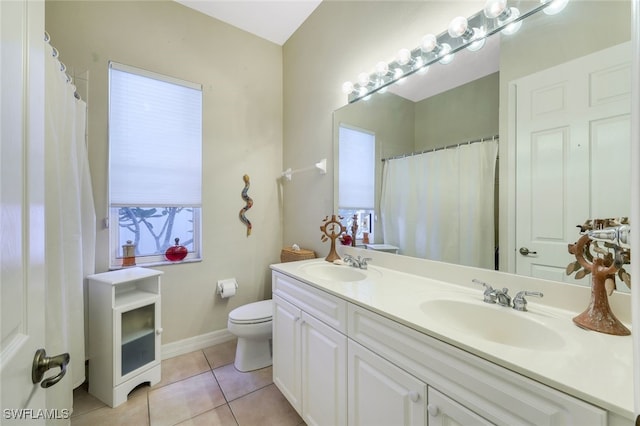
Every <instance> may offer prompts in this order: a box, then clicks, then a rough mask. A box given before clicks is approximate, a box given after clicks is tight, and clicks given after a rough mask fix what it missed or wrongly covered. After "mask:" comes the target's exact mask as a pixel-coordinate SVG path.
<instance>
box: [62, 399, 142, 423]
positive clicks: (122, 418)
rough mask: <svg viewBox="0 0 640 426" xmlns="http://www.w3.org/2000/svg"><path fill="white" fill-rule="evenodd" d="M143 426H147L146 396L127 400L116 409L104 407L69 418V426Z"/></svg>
mask: <svg viewBox="0 0 640 426" xmlns="http://www.w3.org/2000/svg"><path fill="white" fill-rule="evenodd" d="M85 425H87V426H131V425H136V426H145V425H149V405H148V403H147V398H146V396H140V397H136V398H129V399H128V400H127V401H126V402H124V403H123V404H120V405H119V406H118V407H116V408H111V407H109V406H106V405H105V406H104V407H102V408H97V409H95V410H92V411H89V412H87V413H85V414H80V415H75V416H72V417H71V426H85Z"/></svg>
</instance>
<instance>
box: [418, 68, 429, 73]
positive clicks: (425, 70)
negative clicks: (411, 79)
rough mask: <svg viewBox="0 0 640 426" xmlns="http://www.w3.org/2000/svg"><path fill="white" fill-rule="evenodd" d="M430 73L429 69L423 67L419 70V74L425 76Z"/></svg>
mask: <svg viewBox="0 0 640 426" xmlns="http://www.w3.org/2000/svg"><path fill="white" fill-rule="evenodd" d="M428 71H429V67H428V66H427V67H422V68H420V69H419V70H418V74H421V75H424V74H426V73H427V72H428Z"/></svg>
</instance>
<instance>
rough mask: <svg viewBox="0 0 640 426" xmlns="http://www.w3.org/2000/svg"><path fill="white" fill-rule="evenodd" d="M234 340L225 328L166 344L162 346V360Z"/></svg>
mask: <svg viewBox="0 0 640 426" xmlns="http://www.w3.org/2000/svg"><path fill="white" fill-rule="evenodd" d="M235 338H236V336H234V335H233V334H231V333H229V330H227V329H226V328H225V329H224V330H217V331H212V332H211V333H206V334H201V335H199V336H194V337H189V338H187V339H183V340H178V341H177V342H171V343H167V344H165V345H162V359H168V358H173V357H174V356H178V355H183V354H186V353H189V352H193V351H197V350H198V349H204V348H208V347H209V346H213V345H217V344H219V343H224V342H228V341H229V340H233V339H235Z"/></svg>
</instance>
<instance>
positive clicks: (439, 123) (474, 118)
mask: <svg viewBox="0 0 640 426" xmlns="http://www.w3.org/2000/svg"><path fill="white" fill-rule="evenodd" d="M499 84H500V75H499V73H497V72H496V73H493V74H489V75H487V76H485V77H482V78H479V79H477V80H474V81H471V82H469V83H467V84H463V85H462V86H459V87H456V88H454V89H451V90H448V91H446V92H444V93H440V94H438V95H435V96H431V97H430V98H427V99H425V100H423V101H420V102H417V103H416V109H415V115H416V124H415V127H416V142H415V148H414V149H415V150H416V151H423V150H425V149H431V148H438V147H442V146H447V145H451V144H456V143H461V142H464V141H470V140H475V139H478V138H484V137H490V136H494V135H497V134H498V111H499V105H498V101H499V98H500V90H499Z"/></svg>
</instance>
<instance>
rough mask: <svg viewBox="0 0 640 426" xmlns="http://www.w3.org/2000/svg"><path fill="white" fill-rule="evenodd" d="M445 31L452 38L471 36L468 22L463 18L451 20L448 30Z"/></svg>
mask: <svg viewBox="0 0 640 426" xmlns="http://www.w3.org/2000/svg"><path fill="white" fill-rule="evenodd" d="M447 31H448V32H449V35H450V36H451V37H452V38H456V37H462V36H465V37H470V36H471V35H472V34H473V33H472V32H471V31H469V22H468V21H467V18H465V17H464V16H458V17H455V18H453V19H452V20H451V23H449V28H448V29H447Z"/></svg>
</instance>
